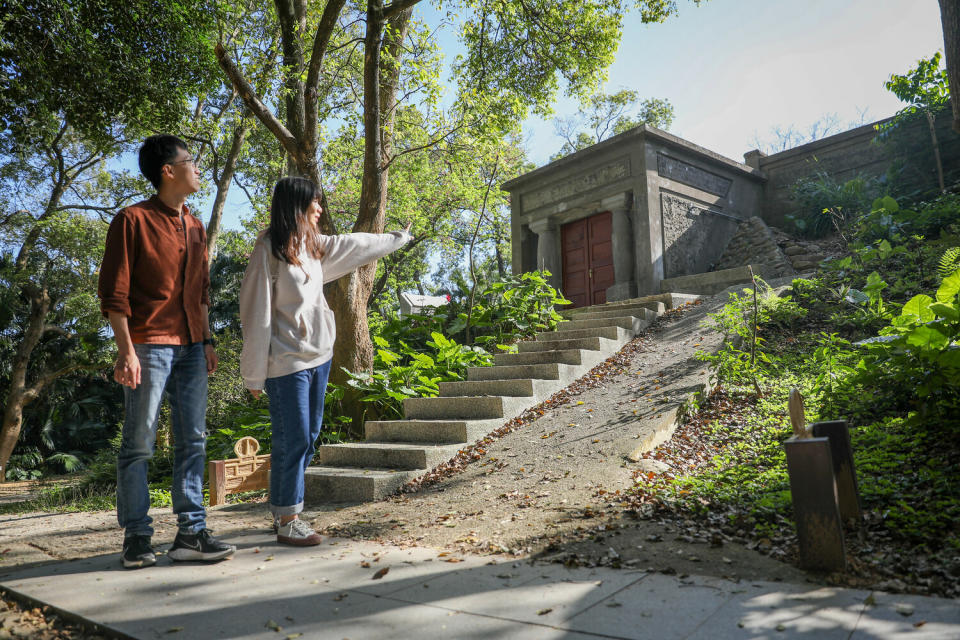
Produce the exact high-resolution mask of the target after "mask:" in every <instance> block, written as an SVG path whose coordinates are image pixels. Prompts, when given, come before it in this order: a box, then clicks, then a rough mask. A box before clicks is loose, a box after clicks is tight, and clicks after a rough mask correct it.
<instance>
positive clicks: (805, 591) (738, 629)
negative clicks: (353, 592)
mask: <svg viewBox="0 0 960 640" xmlns="http://www.w3.org/2000/svg"><path fill="white" fill-rule="evenodd" d="M727 584H729V585H731V586H732V589H731V588H730V587H728V588H727V593H729V594H730V595H731V597H730V598H729V599H728V600H727V601H726V603H724V605H723V606H722V607H721V608H720V609H719V610H718V611H717V612H716V613H715V614H713V615H712V616H710V617H709V618H708V619H707V620H705V621H704V622H703V623H702V624H701V625H700V626H699V627H698V628H697V630H696V631H695V632H694V633H692V634H691V635H690V636H688V637H689V639H690V640H707V639H710V640H724V639H726V638H743V637H749V638H771V639H772V638H783V637H787V638H816V639H817V640H820V639H821V638H822V639H823V640H846V639H847V638H849V637H850V633H851V631H853V629H854V628H856V626H857V622H858V620H859V619H860V616H861V614H862V613H863V608H864V604H863V602H864V600H865V599H866V597H867V596H868V595H869V592H868V591H860V590H856V589H838V588H831V587H822V586H816V585H796V584H784V583H778V582H757V583H743V582H742V583H740V584H737V585H734V584H733V583H729V582H728V583H727Z"/></svg>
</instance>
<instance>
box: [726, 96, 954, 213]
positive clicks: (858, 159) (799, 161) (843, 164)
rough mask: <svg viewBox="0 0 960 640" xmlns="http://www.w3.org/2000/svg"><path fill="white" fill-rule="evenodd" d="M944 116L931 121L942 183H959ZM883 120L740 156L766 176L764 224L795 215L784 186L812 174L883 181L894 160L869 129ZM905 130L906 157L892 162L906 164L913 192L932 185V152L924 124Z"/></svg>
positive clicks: (951, 135) (952, 143)
mask: <svg viewBox="0 0 960 640" xmlns="http://www.w3.org/2000/svg"><path fill="white" fill-rule="evenodd" d="M949 116H950V113H949V110H947V111H944V112H943V113H942V114H941V116H940V117H939V118H938V119H937V137H938V141H939V146H940V152H941V155H942V160H943V167H944V171H945V172H946V174H947V176H946V178H947V179H946V182H947V184H951V183H952V182H956V181H957V180H960V136H958V135H957V134H955V133H953V131H952V130H951V129H950V117H949ZM883 122H886V120H880V121H878V122H875V123H871V124H868V125H864V126H862V127H857V128H856V129H851V130H850V131H845V132H844V133H839V134H837V135H834V136H829V137H827V138H823V139H822V140H817V141H815V142H811V143H809V144H805V145H801V146H799V147H795V148H793V149H788V150H787V151H782V152H780V153H776V154H773V155H769V156H767V155H764V154H762V153H760V152H759V151H750V152H748V153H746V154H744V160H745V162H746V163H747V164H748V165H750V166H751V167H754V168H756V169H759V170H760V171H762V172H763V174H764V175H765V176H766V177H767V183H766V185H765V186H764V190H763V202H762V205H761V211H762V214H761V215H762V216H763V219H764V221H766V222H767V224H770V225H773V226H776V227H781V228H787V227H788V226H789V225H788V221H787V219H786V217H785V216H787V215H788V214H793V213H795V212H796V211H797V203H796V202H794V201H793V200H791V198H790V188H791V187H792V186H793V184H794V183H795V182H796V181H797V180H799V179H800V178H804V177H812V176H814V175H815V174H816V173H818V172H825V173H827V174H829V175H830V176H831V177H833V178H835V179H837V180H841V181H842V180H849V179H850V178H853V177H854V176H856V175H858V174H863V175H865V176H868V177H881V176H883V177H885V176H886V174H887V170H888V169H889V168H890V166H891V163H892V162H894V160H895V159H894V157H892V155H891V148H890V147H888V146H886V145H880V144H878V143H877V142H876V141H875V139H876V137H877V131H876V129H875V125H877V124H880V123H883ZM908 132H909V133H907V134H906V135H905V137H908V138H909V139H910V140H911V143H910V144H909V145H907V148H906V149H905V150H904V151H905V153H906V155H905V156H904V157H900V158H897V161H898V162H900V163H903V164H905V165H906V169H907V172H908V174H907V175H905V177H907V178H908V179H909V180H910V182H911V184H912V183H916V188H917V189H918V190H919V189H925V188H926V189H929V188H933V187H936V184H937V178H936V173H935V171H934V169H933V162H932V158H933V150H932V146H931V142H930V133H929V129H928V127H927V125H926V123H925V122H921V121H918V122H915V123H912V124H911V125H910V126H909V129H908Z"/></svg>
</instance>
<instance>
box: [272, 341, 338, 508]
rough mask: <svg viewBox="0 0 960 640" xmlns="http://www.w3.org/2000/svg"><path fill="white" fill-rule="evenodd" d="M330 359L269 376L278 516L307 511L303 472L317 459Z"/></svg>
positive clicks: (274, 495)
mask: <svg viewBox="0 0 960 640" xmlns="http://www.w3.org/2000/svg"><path fill="white" fill-rule="evenodd" d="M329 375H330V361H329V360H328V361H326V362H325V363H323V364H321V365H320V366H318V367H314V368H312V369H307V370H305V371H297V372H296V373H291V374H289V375H286V376H280V377H277V378H267V381H266V385H265V386H266V389H267V395H268V396H269V398H270V422H271V423H272V425H273V440H272V442H273V445H272V448H271V451H270V511H271V512H272V513H273V515H274V516H275V517H277V518H279V517H282V516H292V515H294V514H296V513H300V512H301V511H303V474H304V472H305V471H306V470H307V466H309V465H310V461H311V460H313V454H314V452H315V451H316V442H317V438H318V437H319V436H320V425H321V423H322V422H323V399H324V397H325V395H326V393H327V377H328V376H329Z"/></svg>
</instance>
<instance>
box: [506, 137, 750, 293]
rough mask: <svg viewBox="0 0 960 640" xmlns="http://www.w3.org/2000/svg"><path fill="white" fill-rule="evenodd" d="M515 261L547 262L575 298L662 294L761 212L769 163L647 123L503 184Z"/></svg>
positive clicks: (698, 269) (711, 260) (527, 264)
mask: <svg viewBox="0 0 960 640" xmlns="http://www.w3.org/2000/svg"><path fill="white" fill-rule="evenodd" d="M503 188H504V189H505V190H507V191H509V192H510V194H511V198H510V199H511V207H512V223H511V232H512V237H513V256H514V259H513V269H514V272H515V273H522V272H524V271H530V270H533V269H547V270H549V271H550V272H551V273H552V274H553V275H552V284H553V285H554V286H555V287H557V288H559V289H561V290H562V291H563V293H564V295H566V297H567V298H568V299H570V300H571V301H572V302H573V303H574V306H576V307H580V306H588V305H591V304H600V303H603V302H611V301H614V300H623V299H628V298H633V297H637V296H641V295H646V294H650V293H659V291H660V282H661V280H663V279H665V278H671V277H675V276H682V275H687V274H693V273H702V272H705V271H709V270H710V269H711V267H713V266H714V264H715V263H716V262H717V261H718V260H719V258H720V256H721V254H722V253H723V249H724V247H725V246H726V244H727V242H728V241H729V240H730V238H732V237H733V235H734V233H735V232H736V230H737V227H738V225H739V223H740V222H741V221H745V220H747V219H749V218H750V217H751V216H755V215H758V214H759V212H760V202H761V199H762V194H763V178H762V174H761V173H760V171H759V170H757V169H755V168H753V167H749V166H747V165H745V164H741V163H739V162H735V161H733V160H730V159H729V158H725V157H723V156H721V155H719V154H716V153H714V152H712V151H709V150H707V149H704V148H702V147H698V146H697V145H695V144H692V143H690V142H687V141H686V140H683V139H681V138H678V137H676V136H674V135H671V134H669V133H666V132H664V131H661V130H659V129H656V128H654V127H649V126H641V127H637V128H636V129H632V130H630V131H627V132H624V133H622V134H620V135H618V136H615V137H613V138H610V139H608V140H604V141H603V142H601V143H599V144H596V145H593V146H591V147H589V148H587V149H583V150H581V151H578V152H577V153H574V154H571V155H569V156H567V157H565V158H562V159H560V160H557V161H556V162H552V163H550V164H548V165H546V166H544V167H541V168H539V169H537V170H535V171H532V172H530V173H527V174H525V175H522V176H520V177H518V178H516V179H514V180H511V181H509V182H507V183H506V184H504V185H503Z"/></svg>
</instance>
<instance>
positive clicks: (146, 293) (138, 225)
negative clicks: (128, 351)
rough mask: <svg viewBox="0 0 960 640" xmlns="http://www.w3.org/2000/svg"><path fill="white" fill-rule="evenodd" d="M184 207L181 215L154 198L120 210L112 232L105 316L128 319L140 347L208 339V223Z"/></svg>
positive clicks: (103, 275)
mask: <svg viewBox="0 0 960 640" xmlns="http://www.w3.org/2000/svg"><path fill="white" fill-rule="evenodd" d="M183 209H184V211H183V216H182V217H181V216H180V214H179V213H177V211H175V210H174V209H172V208H170V207H168V206H167V205H165V204H164V203H163V201H162V200H160V198H158V197H157V196H153V197H152V198H150V199H149V200H144V201H143V202H138V203H137V204H135V205H132V206H129V207H127V208H126V209H123V210H122V211H120V212H119V213H118V214H117V215H116V216H115V217H114V219H113V222H111V223H110V229H109V231H107V241H106V247H105V248H104V252H103V262H102V263H101V265H100V282H99V286H98V287H97V295H99V296H100V310H101V311H102V312H103V315H104V316H107V314H108V313H110V312H116V313H122V314H124V315H125V316H127V323H128V325H129V327H130V337H131V338H132V339H133V342H135V343H142V344H143V343H145V344H190V343H192V342H200V341H201V340H203V334H204V329H205V328H206V327H205V324H204V321H203V313H202V310H201V308H200V305H209V298H208V289H209V287H210V277H209V271H208V268H207V238H206V232H205V231H204V229H203V224H202V223H201V222H200V221H199V220H198V219H197V218H195V217H194V216H193V215H192V214H191V213H190V211H189V210H188V209H187V207H186V206H184V208H183ZM184 225H185V226H186V230H185V231H184Z"/></svg>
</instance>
